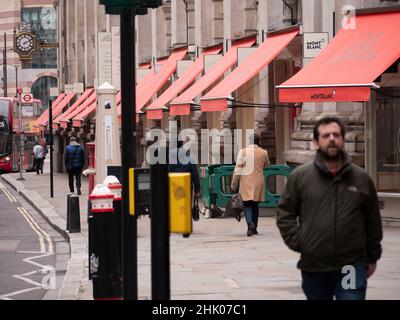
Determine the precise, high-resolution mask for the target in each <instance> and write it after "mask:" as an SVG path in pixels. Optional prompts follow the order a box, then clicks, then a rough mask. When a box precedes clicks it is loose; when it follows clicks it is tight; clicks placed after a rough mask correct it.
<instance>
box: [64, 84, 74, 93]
mask: <svg viewBox="0 0 400 320" xmlns="http://www.w3.org/2000/svg"><path fill="white" fill-rule="evenodd" d="M64 91H65V93H66V94H69V93H74V85H73V84H66V85H65V90H64Z"/></svg>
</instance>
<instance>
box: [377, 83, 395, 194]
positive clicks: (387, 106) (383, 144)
mask: <svg viewBox="0 0 400 320" xmlns="http://www.w3.org/2000/svg"><path fill="white" fill-rule="evenodd" d="M395 91H396V90H395V89H393V92H392V96H393V98H388V97H386V98H378V99H377V109H376V119H377V120H376V126H377V127H376V139H377V145H376V148H377V150H376V151H377V189H378V192H393V193H400V90H398V93H399V94H397V95H396V92H395ZM397 96H399V98H397Z"/></svg>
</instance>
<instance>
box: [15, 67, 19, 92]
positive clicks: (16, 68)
mask: <svg viewBox="0 0 400 320" xmlns="http://www.w3.org/2000/svg"><path fill="white" fill-rule="evenodd" d="M17 90H18V66H15V97H16V98H18V93H17Z"/></svg>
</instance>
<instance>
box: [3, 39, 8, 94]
mask: <svg viewBox="0 0 400 320" xmlns="http://www.w3.org/2000/svg"><path fill="white" fill-rule="evenodd" d="M3 79H4V96H5V97H8V88H7V87H8V84H7V34H6V33H5V32H4V50H3Z"/></svg>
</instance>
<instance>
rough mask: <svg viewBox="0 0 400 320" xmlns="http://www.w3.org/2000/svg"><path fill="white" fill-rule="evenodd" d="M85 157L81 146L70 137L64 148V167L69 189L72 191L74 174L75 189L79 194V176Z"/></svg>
mask: <svg viewBox="0 0 400 320" xmlns="http://www.w3.org/2000/svg"><path fill="white" fill-rule="evenodd" d="M84 165H85V158H84V152H83V148H82V146H81V145H80V144H79V143H78V141H77V139H76V138H75V137H72V138H71V140H70V144H69V145H68V146H67V148H66V150H65V167H66V168H67V172H68V183H69V191H70V192H74V176H75V178H76V189H77V191H78V194H79V195H81V194H82V193H81V176H82V170H83V166H84Z"/></svg>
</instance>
